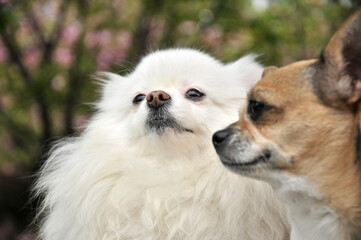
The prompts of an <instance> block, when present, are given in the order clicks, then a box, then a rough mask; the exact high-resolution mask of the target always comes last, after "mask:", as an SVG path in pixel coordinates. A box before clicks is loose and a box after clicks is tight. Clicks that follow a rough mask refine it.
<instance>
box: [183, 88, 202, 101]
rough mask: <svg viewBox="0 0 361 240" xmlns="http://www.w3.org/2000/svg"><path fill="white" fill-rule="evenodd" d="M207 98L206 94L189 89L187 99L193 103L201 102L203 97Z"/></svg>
mask: <svg viewBox="0 0 361 240" xmlns="http://www.w3.org/2000/svg"><path fill="white" fill-rule="evenodd" d="M204 96H205V94H204V93H202V92H200V91H198V90H197V89H194V88H192V89H189V90H188V91H187V92H186V94H185V97H186V98H188V99H190V100H192V101H199V100H201V99H202V98H203V97H204Z"/></svg>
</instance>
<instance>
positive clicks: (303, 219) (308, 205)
mask: <svg viewBox="0 0 361 240" xmlns="http://www.w3.org/2000/svg"><path fill="white" fill-rule="evenodd" d="M278 179H279V180H280V182H282V184H281V185H278V184H277V185H278V186H277V187H276V191H277V194H278V195H279V196H280V198H281V199H283V200H284V201H285V202H286V208H287V212H288V215H289V219H290V222H291V240H304V239H307V240H340V239H343V238H344V237H343V234H342V230H341V224H340V218H339V216H338V215H337V214H336V213H335V211H334V210H333V209H331V208H330V207H328V206H327V205H325V204H324V203H322V201H321V200H320V199H321V196H320V195H319V194H318V193H317V191H316V190H315V189H314V188H313V187H312V186H311V185H310V184H309V183H308V182H307V180H305V179H303V178H300V177H294V176H290V175H286V174H284V175H283V176H278Z"/></svg>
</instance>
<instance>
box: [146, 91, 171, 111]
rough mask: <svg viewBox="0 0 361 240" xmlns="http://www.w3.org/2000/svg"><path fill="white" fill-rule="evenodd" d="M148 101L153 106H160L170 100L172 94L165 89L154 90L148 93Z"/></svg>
mask: <svg viewBox="0 0 361 240" xmlns="http://www.w3.org/2000/svg"><path fill="white" fill-rule="evenodd" d="M146 100H147V103H148V106H149V107H151V108H159V107H161V106H163V105H164V104H165V103H167V102H169V101H170V96H169V95H168V94H167V93H166V92H164V91H153V92H150V93H149V94H148V95H147V98H146Z"/></svg>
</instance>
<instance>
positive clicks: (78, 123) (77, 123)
mask: <svg viewBox="0 0 361 240" xmlns="http://www.w3.org/2000/svg"><path fill="white" fill-rule="evenodd" d="M87 120H88V118H87V117H86V116H84V115H77V116H75V118H74V120H73V126H74V128H75V129H82V128H84V125H85V123H86V122H87Z"/></svg>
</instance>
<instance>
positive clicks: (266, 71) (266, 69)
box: [262, 66, 278, 78]
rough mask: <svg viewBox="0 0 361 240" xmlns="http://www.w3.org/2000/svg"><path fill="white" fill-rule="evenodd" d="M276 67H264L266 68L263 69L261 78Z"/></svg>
mask: <svg viewBox="0 0 361 240" xmlns="http://www.w3.org/2000/svg"><path fill="white" fill-rule="evenodd" d="M277 69H278V67H275V66H270V67H266V68H265V69H264V70H263V73H262V78H264V77H265V76H267V75H268V74H270V73H273V72H274V71H276V70H277Z"/></svg>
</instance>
